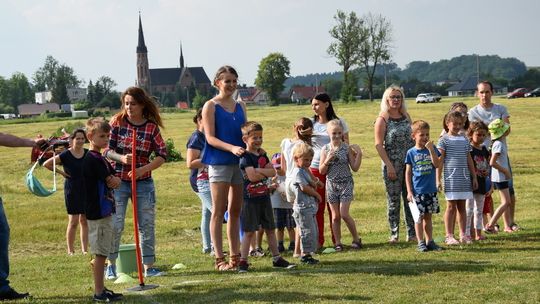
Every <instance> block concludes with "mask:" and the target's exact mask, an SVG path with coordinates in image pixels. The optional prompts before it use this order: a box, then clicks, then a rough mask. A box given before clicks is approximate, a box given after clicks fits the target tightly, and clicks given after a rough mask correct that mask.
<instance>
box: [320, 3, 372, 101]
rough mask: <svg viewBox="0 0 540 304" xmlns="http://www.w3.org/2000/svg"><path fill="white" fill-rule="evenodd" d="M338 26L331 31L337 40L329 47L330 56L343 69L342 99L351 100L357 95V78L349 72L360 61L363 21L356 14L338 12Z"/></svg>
mask: <svg viewBox="0 0 540 304" xmlns="http://www.w3.org/2000/svg"><path fill="white" fill-rule="evenodd" d="M334 20H335V21H336V23H337V24H336V25H334V27H332V29H331V30H330V36H332V38H334V39H335V41H333V42H332V43H331V44H330V46H329V47H328V51H327V52H328V54H330V55H331V56H333V57H335V58H336V62H337V63H338V64H339V65H340V66H342V67H343V87H342V90H341V99H343V100H346V101H347V100H349V99H350V98H351V97H352V96H355V95H356V93H357V84H356V82H355V77H354V76H351V75H350V74H349V73H350V72H349V70H350V69H351V68H352V67H353V66H354V65H356V64H358V61H359V59H360V57H359V56H360V54H359V52H358V49H359V48H360V45H361V43H362V42H363V40H364V37H363V36H362V34H363V31H362V22H363V21H362V20H361V19H359V18H358V17H357V16H356V13H355V12H350V13H349V14H348V15H347V14H346V13H345V12H343V11H340V10H338V11H337V13H336V15H335V16H334Z"/></svg>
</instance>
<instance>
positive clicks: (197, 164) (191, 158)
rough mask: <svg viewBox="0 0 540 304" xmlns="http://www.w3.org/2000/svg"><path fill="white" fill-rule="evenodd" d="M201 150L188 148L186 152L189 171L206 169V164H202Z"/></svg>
mask: <svg viewBox="0 0 540 304" xmlns="http://www.w3.org/2000/svg"><path fill="white" fill-rule="evenodd" d="M200 156H201V150H197V149H192V148H188V149H187V152H186V166H187V167H188V168H189V169H199V168H204V164H203V163H201V157H200Z"/></svg>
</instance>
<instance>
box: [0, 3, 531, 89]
mask: <svg viewBox="0 0 540 304" xmlns="http://www.w3.org/2000/svg"><path fill="white" fill-rule="evenodd" d="M337 10H342V11H344V12H351V11H354V12H355V13H356V14H357V15H359V16H361V15H364V14H367V13H373V14H381V15H382V16H384V17H386V18H387V19H388V20H389V21H390V22H391V24H392V37H393V42H392V60H393V61H394V62H396V63H397V64H398V66H400V67H401V68H405V66H406V65H407V63H409V62H411V61H416V60H423V61H430V62H433V61H438V60H441V59H450V58H452V57H456V56H460V55H470V54H479V55H499V56H501V57H515V58H518V59H519V60H521V61H523V62H525V64H526V65H527V66H540V39H538V29H539V27H538V24H537V21H535V20H537V18H538V17H537V15H538V11H540V1H538V0H520V1H508V0H505V1H503V0H489V1H488V0H475V1H470V0H333V1H329V0H233V1H220V0H156V1H149V0H146V1H143V0H130V1H129V0H24V1H20V0H0V20H2V26H0V76H2V77H5V78H9V77H11V75H12V74H13V73H15V72H22V73H24V74H25V75H26V76H27V77H28V78H29V79H32V76H33V74H34V73H35V71H36V70H38V69H39V68H40V67H42V66H43V64H44V62H45V58H46V57H47V55H52V56H53V57H54V58H55V59H56V60H58V61H59V62H60V63H64V64H67V65H68V66H70V67H72V68H73V69H74V71H75V73H76V75H77V76H78V77H79V78H80V79H82V80H84V81H85V82H86V83H87V82H88V81H89V80H92V81H94V82H95V80H96V79H97V78H99V77H100V76H109V77H111V78H112V79H113V80H115V82H116V83H117V84H118V85H117V87H116V89H117V90H119V91H123V90H124V89H125V88H127V87H128V86H131V85H134V84H135V80H136V69H135V67H136V51H135V49H136V46H137V37H138V17H139V11H140V13H141V18H142V23H143V29H144V37H145V41H146V46H147V48H148V59H149V63H150V68H170V67H178V66H179V55H180V43H181V44H182V48H183V53H184V59H185V64H186V65H187V66H202V67H204V69H205V70H206V73H207V74H208V76H209V78H210V79H212V78H213V76H214V73H215V71H216V70H217V69H218V68H219V67H220V66H222V65H224V64H229V65H232V66H233V67H235V68H236V70H237V71H238V73H239V82H240V83H243V84H247V85H253V84H254V80H255V77H256V74H257V69H258V65H259V63H260V61H261V59H262V58H264V57H265V56H267V55H268V54H270V53H272V52H280V53H282V54H284V55H285V56H286V57H287V58H288V59H289V61H290V67H291V75H292V76H297V75H305V74H310V73H323V72H334V71H339V70H340V66H339V65H338V64H337V63H336V60H335V58H333V57H331V56H329V55H328V54H327V49H328V46H329V45H330V43H331V42H332V38H331V37H330V34H329V30H330V29H331V27H332V26H334V25H335V24H336V22H335V20H334V15H335V14H336V11H337ZM480 64H481V63H480Z"/></svg>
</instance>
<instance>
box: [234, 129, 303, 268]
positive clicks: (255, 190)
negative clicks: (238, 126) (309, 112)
mask: <svg viewBox="0 0 540 304" xmlns="http://www.w3.org/2000/svg"><path fill="white" fill-rule="evenodd" d="M242 140H243V141H244V143H245V144H246V152H245V153H244V154H243V155H242V156H241V157H240V169H241V170H242V175H243V177H244V205H243V206H242V212H241V216H240V222H241V226H242V231H243V232H244V237H243V238H242V244H241V248H240V249H241V250H240V251H241V257H240V263H239V264H238V272H240V273H244V272H247V271H248V268H249V264H248V256H249V246H250V244H251V241H252V239H253V238H254V237H255V233H256V231H257V230H259V227H262V228H263V229H264V230H265V231H266V238H267V239H268V246H269V247H270V251H271V252H272V264H273V266H274V267H276V268H286V269H289V268H292V267H294V266H295V265H294V264H291V263H289V262H287V261H286V260H285V259H283V258H282V257H281V255H280V254H279V250H278V247H277V240H276V233H275V229H276V226H275V224H274V217H273V214H272V204H271V202H270V194H269V193H270V192H269V189H268V182H267V180H268V178H269V177H272V176H274V175H275V174H276V172H275V170H274V168H273V167H272V164H270V160H269V159H268V157H267V156H266V154H261V153H260V151H261V145H262V143H263V128H262V126H261V125H260V124H259V123H256V122H254V121H248V122H246V123H245V124H244V125H243V126H242Z"/></svg>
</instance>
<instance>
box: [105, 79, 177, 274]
mask: <svg viewBox="0 0 540 304" xmlns="http://www.w3.org/2000/svg"><path fill="white" fill-rule="evenodd" d="M121 101H122V107H121V110H120V112H119V113H118V114H116V115H114V116H113V118H112V119H111V126H112V130H111V139H110V141H109V148H108V149H107V150H106V151H105V153H104V154H105V156H106V157H107V158H108V159H110V160H113V161H115V170H116V172H117V175H118V176H119V177H120V178H121V179H122V184H121V186H120V188H119V189H117V190H115V200H116V214H115V216H114V228H115V237H114V243H113V252H111V254H110V255H109V261H110V263H109V266H107V273H106V277H107V279H115V278H116V266H115V261H116V258H117V257H118V249H119V246H120V239H121V236H122V231H123V230H124V221H125V217H126V207H127V202H128V199H129V198H130V197H131V178H132V175H133V174H135V177H136V179H137V207H138V210H137V216H138V219H139V234H140V239H141V251H142V262H143V264H144V270H145V276H147V277H149V276H159V275H162V274H163V273H162V272H160V271H159V270H158V269H156V268H154V267H153V266H154V262H155V237H154V224H155V204H156V200H155V188H154V181H153V180H152V171H153V170H155V169H157V168H159V167H160V166H161V165H162V164H163V163H164V162H165V159H166V158H167V149H166V145H165V142H164V141H163V138H162V137H161V133H160V131H159V127H163V122H162V120H161V117H160V114H159V110H158V108H157V105H156V103H155V102H154V100H153V99H152V98H151V97H150V96H148V95H147V94H146V92H145V91H144V90H143V89H140V88H137V87H129V88H128V89H127V90H126V91H125V92H124V93H123V94H122V97H121ZM133 132H137V160H136V163H137V165H136V166H137V169H136V170H135V172H132V171H131V160H132V158H131V157H132V154H131V152H132V141H133ZM152 153H154V154H155V157H154V159H153V160H150V155H151V154H152Z"/></svg>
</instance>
